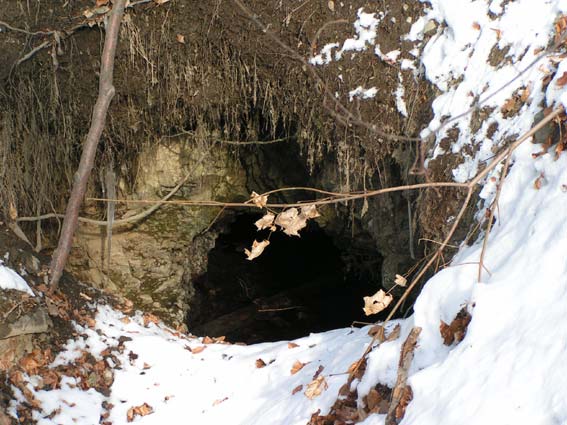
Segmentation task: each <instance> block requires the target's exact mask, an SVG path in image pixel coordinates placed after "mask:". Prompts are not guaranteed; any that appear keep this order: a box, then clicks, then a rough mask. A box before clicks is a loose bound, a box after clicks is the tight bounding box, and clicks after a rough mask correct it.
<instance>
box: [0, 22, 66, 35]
mask: <svg viewBox="0 0 567 425" xmlns="http://www.w3.org/2000/svg"><path fill="white" fill-rule="evenodd" d="M0 25H1V26H3V27H6V28H8V29H9V30H11V31H15V32H21V33H23V34H28V35H50V34H53V33H54V32H55V31H27V30H24V29H22V28H16V27H13V26H12V25H10V24H9V23H7V22H4V21H0Z"/></svg>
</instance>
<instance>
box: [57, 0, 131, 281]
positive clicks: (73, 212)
mask: <svg viewBox="0 0 567 425" xmlns="http://www.w3.org/2000/svg"><path fill="white" fill-rule="evenodd" d="M125 4H126V0H116V2H115V3H114V5H113V8H112V11H111V12H110V19H109V21H108V27H107V32H106V37H105V40H104V48H103V51H102V58H101V67H100V81H99V94H98V99H97V101H96V104H95V106H94V109H93V116H92V120H91V126H90V128H89V132H88V134H87V138H86V140H85V143H84V148H83V153H82V154H81V160H80V162H79V167H78V169H77V173H76V174H75V181H74V184H73V189H72V191H71V196H70V197H69V203H68V204H67V210H66V212H65V219H64V220H63V228H62V230H61V236H60V237H59V243H58V245H57V249H56V250H55V252H54V253H53V257H52V260H51V267H50V272H51V281H50V285H51V289H52V290H54V289H56V288H57V285H58V283H59V279H60V278H61V275H62V274H63V269H64V268H65V264H66V263H67V258H68V257H69V252H70V251H71V246H72V243H73V236H74V234H75V230H76V228H77V224H78V217H79V208H80V207H81V204H82V202H83V197H84V195H85V191H86V188H87V183H88V179H89V176H90V174H91V170H92V168H93V164H94V159H95V155H96V149H97V146H98V143H99V141H100V136H101V134H102V131H103V129H104V124H105V121H106V113H107V111H108V107H109V106H110V102H111V100H112V98H113V97H114V93H115V89H114V86H113V83H112V79H113V72H114V56H115V53H116V45H117V44H118V31H119V29H120V22H121V20H122V15H123V14H124V6H125Z"/></svg>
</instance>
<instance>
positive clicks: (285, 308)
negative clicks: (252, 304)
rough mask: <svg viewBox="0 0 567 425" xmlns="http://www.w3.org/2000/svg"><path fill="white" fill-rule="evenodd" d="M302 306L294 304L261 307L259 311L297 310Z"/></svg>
mask: <svg viewBox="0 0 567 425" xmlns="http://www.w3.org/2000/svg"><path fill="white" fill-rule="evenodd" d="M298 308H301V306H299V305H294V306H293V307H281V308H260V309H258V310H257V311H258V313H268V312H272V311H287V310H296V309H298Z"/></svg>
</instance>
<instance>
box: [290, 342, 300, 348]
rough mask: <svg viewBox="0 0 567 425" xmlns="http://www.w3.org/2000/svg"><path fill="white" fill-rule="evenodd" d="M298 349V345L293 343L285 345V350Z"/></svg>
mask: <svg viewBox="0 0 567 425" xmlns="http://www.w3.org/2000/svg"><path fill="white" fill-rule="evenodd" d="M297 347H299V344H296V343H295V342H288V343H287V348H290V349H291V348H297Z"/></svg>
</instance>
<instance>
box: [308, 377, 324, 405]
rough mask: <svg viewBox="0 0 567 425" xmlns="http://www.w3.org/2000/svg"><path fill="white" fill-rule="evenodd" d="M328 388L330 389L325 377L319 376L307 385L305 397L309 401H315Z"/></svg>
mask: <svg viewBox="0 0 567 425" xmlns="http://www.w3.org/2000/svg"><path fill="white" fill-rule="evenodd" d="M327 388H329V385H328V384H327V381H326V380H325V377H323V376H319V377H317V378H316V379H314V380H313V381H311V382H310V383H309V385H307V389H306V390H305V397H307V398H308V399H309V400H313V399H314V398H315V397H318V396H320V395H321V393H322V392H323V391H325V390H326V389H327Z"/></svg>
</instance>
